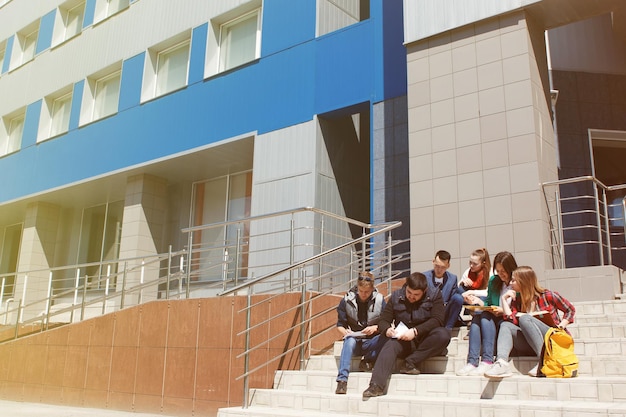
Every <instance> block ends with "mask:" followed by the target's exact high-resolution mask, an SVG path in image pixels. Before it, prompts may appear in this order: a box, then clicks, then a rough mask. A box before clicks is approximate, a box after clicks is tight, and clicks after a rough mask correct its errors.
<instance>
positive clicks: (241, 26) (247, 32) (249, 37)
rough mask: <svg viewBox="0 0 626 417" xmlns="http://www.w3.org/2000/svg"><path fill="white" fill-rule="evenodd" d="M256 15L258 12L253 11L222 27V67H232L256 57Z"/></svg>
mask: <svg viewBox="0 0 626 417" xmlns="http://www.w3.org/2000/svg"><path fill="white" fill-rule="evenodd" d="M257 17H258V13H254V14H252V15H250V16H249V17H246V18H245V19H244V20H241V21H238V22H236V23H233V24H231V25H226V26H224V27H223V28H222V44H221V49H220V51H221V55H222V56H221V62H222V69H229V68H234V67H236V66H238V65H241V64H244V63H246V62H249V61H252V60H253V59H255V58H256V42H257V39H256V37H257Z"/></svg>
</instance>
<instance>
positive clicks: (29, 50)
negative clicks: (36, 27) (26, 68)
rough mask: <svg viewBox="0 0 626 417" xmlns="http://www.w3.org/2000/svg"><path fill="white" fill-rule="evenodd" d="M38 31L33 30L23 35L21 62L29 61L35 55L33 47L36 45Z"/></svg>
mask: <svg viewBox="0 0 626 417" xmlns="http://www.w3.org/2000/svg"><path fill="white" fill-rule="evenodd" d="M38 34H39V31H35V32H33V33H31V34H30V35H27V36H25V37H24V47H23V49H22V64H23V63H25V62H28V61H30V60H31V59H33V57H34V56H35V48H36V46H37V35H38Z"/></svg>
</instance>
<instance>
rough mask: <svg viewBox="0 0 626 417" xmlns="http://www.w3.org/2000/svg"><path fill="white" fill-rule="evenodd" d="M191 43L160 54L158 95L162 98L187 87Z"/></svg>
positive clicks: (185, 43)
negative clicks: (166, 94)
mask: <svg viewBox="0 0 626 417" xmlns="http://www.w3.org/2000/svg"><path fill="white" fill-rule="evenodd" d="M188 63H189V42H184V43H183V44H179V45H176V46H174V47H172V48H170V49H168V50H165V51H163V52H161V53H159V57H158V64H157V83H156V95H157V96H160V95H163V94H165V93H168V92H170V91H173V90H176V89H178V88H181V87H184V86H185V85H187V68H188Z"/></svg>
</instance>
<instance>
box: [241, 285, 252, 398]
mask: <svg viewBox="0 0 626 417" xmlns="http://www.w3.org/2000/svg"><path fill="white" fill-rule="evenodd" d="M247 303H248V304H247V306H246V336H245V338H244V339H245V341H244V352H246V354H245V355H244V357H243V373H244V375H245V376H244V377H243V408H248V396H249V395H250V393H249V391H250V388H249V378H248V370H249V369H250V352H249V350H250V324H251V316H252V315H251V314H250V313H251V311H250V310H251V308H252V287H248V296H247Z"/></svg>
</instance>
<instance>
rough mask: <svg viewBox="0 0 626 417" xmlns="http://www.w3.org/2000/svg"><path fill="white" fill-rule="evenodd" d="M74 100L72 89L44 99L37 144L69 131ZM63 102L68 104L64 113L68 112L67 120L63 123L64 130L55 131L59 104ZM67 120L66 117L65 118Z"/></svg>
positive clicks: (60, 91)
mask: <svg viewBox="0 0 626 417" xmlns="http://www.w3.org/2000/svg"><path fill="white" fill-rule="evenodd" d="M73 99H74V92H73V90H72V87H71V86H70V87H66V88H64V89H62V90H59V91H57V92H56V93H54V94H51V95H49V96H47V97H45V98H44V100H43V104H42V106H41V115H40V117H39V131H38V132H37V143H39V142H43V141H45V140H47V139H51V138H54V137H56V136H59V135H63V134H65V133H67V132H68V131H69V124H70V118H71V113H72V100H73ZM61 100H63V101H66V102H67V108H65V110H64V113H65V112H67V116H66V120H64V121H63V123H62V128H61V129H59V130H55V126H56V125H57V123H55V120H56V118H57V114H58V110H57V103H59V102H60V101H61ZM64 118H65V117H64Z"/></svg>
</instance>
